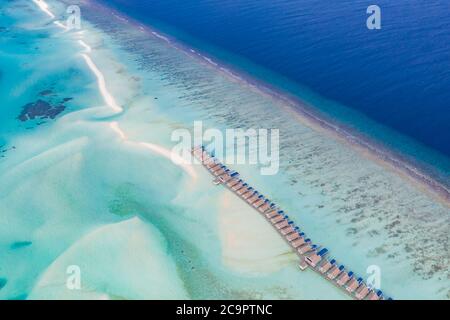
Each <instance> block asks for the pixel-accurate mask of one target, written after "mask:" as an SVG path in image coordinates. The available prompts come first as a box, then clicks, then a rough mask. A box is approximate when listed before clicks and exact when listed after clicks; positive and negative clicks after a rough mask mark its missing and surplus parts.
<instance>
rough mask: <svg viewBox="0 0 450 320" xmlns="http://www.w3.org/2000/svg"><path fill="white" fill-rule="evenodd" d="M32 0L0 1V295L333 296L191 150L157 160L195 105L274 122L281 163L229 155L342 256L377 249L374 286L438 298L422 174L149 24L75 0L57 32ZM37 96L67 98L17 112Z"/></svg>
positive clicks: (347, 258) (445, 221)
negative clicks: (345, 137)
mask: <svg viewBox="0 0 450 320" xmlns="http://www.w3.org/2000/svg"><path fill="white" fill-rule="evenodd" d="M75 2H77V1H75ZM47 3H48V6H49V7H48V9H49V10H50V11H51V12H52V13H53V14H54V15H55V18H54V19H53V18H52V17H50V15H49V14H47V13H46V12H44V11H43V10H41V9H40V8H39V7H38V6H37V5H36V4H35V3H34V2H33V1H25V0H18V1H14V2H10V1H0V4H1V15H0V34H1V38H0V42H1V47H0V98H1V100H0V101H1V106H0V115H1V116H0V124H1V129H0V146H1V147H0V149H1V151H2V153H1V155H2V156H3V157H2V158H0V179H1V184H0V284H2V285H1V287H0V298H1V299H26V298H28V299H40V298H48V299H53V298H66V299H176V298H190V299H206V298H213V299H214V298H236V299H245V298H250V299H264V298H274V299H284V298H285V299H327V298H328V299H346V298H348V297H346V296H345V295H344V294H343V293H342V292H340V291H339V290H337V289H336V288H335V287H334V286H333V285H331V284H329V283H327V282H326V281H325V280H323V279H322V278H320V277H319V276H317V275H316V274H314V273H313V272H300V271H299V270H298V268H297V265H296V262H297V260H296V257H295V255H294V254H293V253H292V252H291V251H290V250H289V247H288V246H287V245H286V244H285V243H284V242H283V241H282V240H281V239H280V237H279V236H278V235H277V234H276V233H275V232H274V231H273V230H272V229H271V227H270V226H268V225H267V223H266V222H265V221H264V219H262V218H261V217H260V216H259V215H258V214H257V213H256V212H255V211H253V210H252V209H250V208H249V207H247V206H246V205H245V204H243V203H241V202H240V201H239V200H238V199H237V198H235V197H234V196H233V195H232V194H230V193H229V192H227V191H226V190H224V189H223V188H222V187H214V186H213V184H212V183H211V177H210V176H208V174H207V173H206V172H205V171H204V170H203V169H202V168H201V167H200V166H193V167H189V168H186V167H180V166H176V165H175V164H174V163H172V162H171V161H170V159H167V157H166V156H165V151H167V150H170V148H171V147H172V146H173V142H171V140H170V136H171V132H172V131H173V130H174V129H176V128H191V127H192V124H193V121H194V120H203V121H204V123H205V124H206V125H207V126H210V127H217V128H228V127H232V128H236V127H242V128H250V127H253V128H259V127H267V128H280V129H281V130H280V135H281V137H280V141H281V154H280V160H281V170H280V173H279V174H277V175H275V176H261V175H259V168H258V167H256V166H236V167H235V168H236V169H238V170H239V171H240V172H241V173H242V175H243V176H244V177H245V178H246V179H247V180H248V181H249V182H250V183H252V184H253V185H255V186H256V187H257V188H258V189H259V190H260V191H261V192H263V193H264V194H266V195H267V196H269V197H270V198H272V199H273V200H274V201H275V202H276V203H278V204H280V205H281V206H282V207H283V208H284V209H285V210H286V211H288V212H289V215H290V216H291V217H292V218H293V219H294V220H295V221H296V222H297V223H298V224H299V225H300V226H301V227H302V228H303V230H304V231H305V232H306V233H307V234H308V235H309V236H310V237H311V238H312V239H313V240H314V241H315V242H317V243H319V244H321V245H323V246H325V247H327V248H329V249H330V251H331V252H332V254H333V256H334V257H336V258H337V259H338V260H339V261H340V262H342V263H344V264H345V265H346V266H347V267H348V268H350V269H352V270H353V271H355V272H356V273H358V274H360V275H362V276H367V273H366V269H367V267H368V266H370V265H377V266H379V267H380V270H381V289H382V290H383V291H385V292H386V293H387V294H388V295H392V296H393V297H394V298H397V299H402V298H403V299H407V298H423V299H426V298H438V299H448V298H449V294H450V291H449V290H450V279H449V273H448V265H449V254H448V234H449V225H450V224H449V208H448V206H447V205H446V204H445V203H442V202H441V201H439V200H438V199H437V198H436V197H433V195H432V194H431V193H429V192H426V190H424V187H423V186H422V185H419V184H417V183H414V182H412V180H410V179H407V178H406V177H404V176H402V175H400V174H398V173H397V172H396V171H394V170H392V169H390V168H389V166H385V165H383V164H382V163H381V162H379V161H375V160H374V159H373V157H369V156H367V155H366V154H364V153H362V152H360V151H359V150H357V149H355V148H354V147H352V146H351V145H349V144H348V143H346V142H344V141H342V139H339V138H337V137H335V136H334V135H332V134H330V133H329V132H327V131H326V130H323V129H320V128H319V127H317V126H316V125H314V124H313V123H311V122H310V121H309V120H308V119H306V118H305V117H303V116H302V115H301V114H299V113H295V112H293V111H292V109H291V108H289V106H287V105H286V102H285V100H283V99H279V98H277V97H274V96H272V95H269V94H267V93H266V92H263V91H261V90H260V89H259V88H257V87H255V86H252V85H251V84H249V83H247V82H245V81H242V79H239V78H235V77H231V76H230V74H229V73H227V72H226V70H221V69H219V68H218V67H216V66H214V65H211V64H210V63H208V62H207V61H205V60H202V59H199V58H198V57H197V56H194V55H192V54H191V53H192V52H190V51H189V50H188V49H187V48H185V47H182V46H180V45H178V44H177V43H176V42H175V41H174V40H172V39H170V38H169V39H167V38H164V37H161V36H160V34H158V33H155V30H152V29H149V28H146V27H143V26H139V25H138V24H136V23H134V22H132V21H129V20H128V18H126V17H123V16H120V15H119V14H117V13H115V12H113V11H111V10H110V9H108V8H105V7H102V6H100V5H98V4H96V3H95V2H92V1H79V2H78V4H80V6H81V9H82V13H83V20H82V22H83V25H82V30H80V31H78V30H74V31H67V30H65V29H64V28H62V27H61V26H58V25H57V24H55V23H54V22H55V21H56V20H58V19H59V20H60V21H64V16H65V9H66V7H67V4H65V3H64V2H62V1H47ZM71 4H72V2H71ZM152 32H153V33H152ZM99 73H100V75H99ZM102 78H103V79H104V84H105V87H102ZM105 90H106V91H105ZM38 101H43V103H41V104H39V106H41V107H42V108H43V109H44V111H45V112H46V114H48V113H49V112H50V111H51V109H45V107H47V108H56V107H59V106H61V105H62V106H64V110H63V111H62V112H60V113H58V115H57V116H56V117H55V119H51V118H45V115H44V116H43V115H42V110H41V109H39V110H38V111H40V112H41V113H40V116H39V117H38V118H39V119H34V120H33V119H31V120H27V121H21V120H19V119H18V117H19V115H20V114H21V113H22V112H23V111H24V106H27V105H28V106H29V104H30V103H31V104H33V103H36V102H38ZM30 110H31V111H30ZM29 111H30V113H31V112H33V111H34V112H37V111H36V109H29ZM30 113H29V114H28V115H30ZM37 113H39V112H37ZM41 118H44V119H41ZM3 150H4V151H3ZM71 266H77V267H79V270H80V271H81V288H80V290H70V289H68V287H67V286H66V282H67V278H68V276H69V274H68V273H67V272H68V270H69V269H70V267H71ZM68 268H69V269H68Z"/></svg>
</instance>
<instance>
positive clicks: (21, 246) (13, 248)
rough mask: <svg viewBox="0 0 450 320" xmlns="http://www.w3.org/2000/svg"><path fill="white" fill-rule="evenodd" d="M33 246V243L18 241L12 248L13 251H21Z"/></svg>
mask: <svg viewBox="0 0 450 320" xmlns="http://www.w3.org/2000/svg"><path fill="white" fill-rule="evenodd" d="M32 244H33V242H31V241H17V242H14V243H12V244H11V246H10V248H11V249H12V250H16V249H21V248H25V247H29V246H31V245H32Z"/></svg>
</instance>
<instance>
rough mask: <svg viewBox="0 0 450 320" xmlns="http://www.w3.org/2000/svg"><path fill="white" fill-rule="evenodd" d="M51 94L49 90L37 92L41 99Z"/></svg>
mask: <svg viewBox="0 0 450 320" xmlns="http://www.w3.org/2000/svg"><path fill="white" fill-rule="evenodd" d="M51 94H53V91H52V90H50V89H47V90H43V91H41V92H39V95H40V96H43V97H45V96H48V95H51Z"/></svg>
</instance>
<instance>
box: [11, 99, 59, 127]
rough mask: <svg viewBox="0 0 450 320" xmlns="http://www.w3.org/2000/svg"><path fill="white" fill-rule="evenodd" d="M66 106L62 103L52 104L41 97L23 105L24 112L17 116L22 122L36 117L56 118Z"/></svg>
mask: <svg viewBox="0 0 450 320" xmlns="http://www.w3.org/2000/svg"><path fill="white" fill-rule="evenodd" d="M65 108H66V107H65V106H64V105H62V104H60V105H56V106H52V105H51V104H50V103H48V102H46V101H44V100H40V99H39V100H38V101H36V102H31V103H28V104H26V105H25V106H23V107H22V112H21V113H20V115H19V116H18V117H17V118H18V119H19V120H20V121H22V122H25V121H28V120H34V119H55V118H56V117H57V116H58V115H59V114H60V113H61V112H63V111H64V110H65Z"/></svg>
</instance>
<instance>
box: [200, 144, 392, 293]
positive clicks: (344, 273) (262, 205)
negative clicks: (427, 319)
mask: <svg viewBox="0 0 450 320" xmlns="http://www.w3.org/2000/svg"><path fill="white" fill-rule="evenodd" d="M192 154H193V155H194V156H195V157H196V158H197V159H198V160H199V161H201V163H202V165H203V166H204V167H205V168H206V169H207V170H208V171H209V172H210V173H211V174H212V175H213V176H214V178H215V179H214V181H213V183H214V184H215V185H220V184H222V185H224V186H225V187H226V188H228V189H229V190H230V191H232V192H233V193H234V194H236V195H237V196H238V197H239V198H241V199H242V200H243V201H245V202H247V204H248V205H249V206H251V207H252V208H253V209H255V210H256V211H257V212H259V213H260V214H261V215H263V216H264V217H265V218H266V220H267V221H268V222H269V223H270V224H271V225H272V226H273V227H274V229H275V230H276V231H277V232H278V233H279V234H280V235H281V236H282V237H283V239H284V240H285V241H286V242H287V243H288V244H289V245H290V246H291V248H292V250H294V251H295V253H296V254H297V255H298V257H299V259H300V262H299V268H300V269H301V270H306V269H312V270H313V271H315V272H317V273H318V274H319V275H320V276H322V277H323V278H324V279H326V280H327V281H329V282H331V283H333V284H334V285H336V286H337V287H338V288H340V289H342V290H344V292H345V293H346V294H348V295H350V296H351V297H352V298H353V299H358V300H392V298H389V297H385V295H384V294H383V292H381V290H373V289H371V288H370V287H369V286H368V285H367V284H366V283H365V281H364V280H363V278H362V277H358V276H357V275H355V274H354V273H353V272H352V271H350V270H347V269H346V268H345V267H344V265H342V264H340V263H338V262H337V261H336V259H333V258H331V257H329V252H328V249H326V248H323V247H321V246H319V245H316V244H314V243H313V242H312V240H311V239H309V238H308V237H307V236H306V235H305V233H304V232H303V231H302V230H301V229H300V227H299V226H296V225H295V223H294V221H292V220H291V219H290V218H289V216H288V215H287V214H286V213H285V212H284V211H283V210H282V209H281V208H279V207H278V206H277V205H276V204H275V203H273V202H272V201H270V200H269V199H268V198H266V197H265V196H264V195H262V194H260V193H259V191H257V190H255V189H254V188H253V187H251V186H250V185H249V184H248V183H246V182H245V181H244V180H243V179H241V178H240V177H239V173H238V172H236V171H233V170H231V169H229V168H227V167H226V166H225V165H223V164H222V163H220V162H219V161H218V160H217V159H216V158H214V157H213V156H212V155H211V154H209V153H208V152H207V151H206V150H205V148H204V147H200V146H199V147H195V148H193V149H192Z"/></svg>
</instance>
